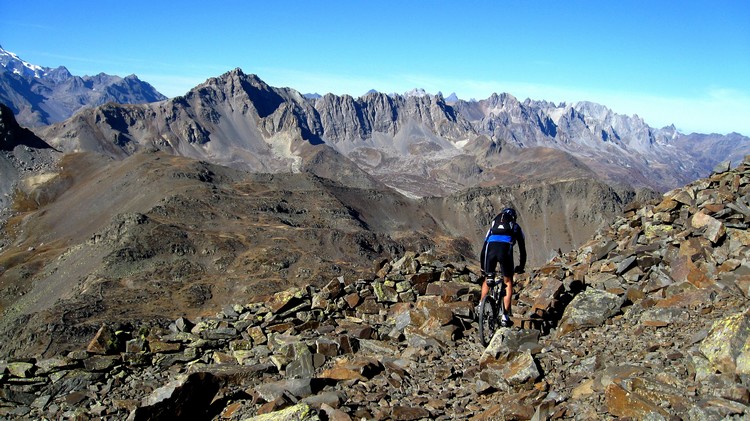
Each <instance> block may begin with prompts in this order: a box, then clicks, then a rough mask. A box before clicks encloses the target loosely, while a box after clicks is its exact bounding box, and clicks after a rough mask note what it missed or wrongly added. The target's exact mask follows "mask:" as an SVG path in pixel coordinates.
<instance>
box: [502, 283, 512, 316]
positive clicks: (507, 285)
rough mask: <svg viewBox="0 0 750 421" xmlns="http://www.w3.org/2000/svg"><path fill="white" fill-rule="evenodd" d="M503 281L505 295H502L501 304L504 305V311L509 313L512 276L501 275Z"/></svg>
mask: <svg viewBox="0 0 750 421" xmlns="http://www.w3.org/2000/svg"><path fill="white" fill-rule="evenodd" d="M503 282H504V283H505V297H503V305H504V306H505V312H506V313H507V314H510V304H511V297H513V277H512V276H503Z"/></svg>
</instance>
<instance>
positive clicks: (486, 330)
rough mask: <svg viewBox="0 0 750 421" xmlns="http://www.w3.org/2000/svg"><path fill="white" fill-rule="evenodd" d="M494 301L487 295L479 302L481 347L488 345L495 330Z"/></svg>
mask: <svg viewBox="0 0 750 421" xmlns="http://www.w3.org/2000/svg"><path fill="white" fill-rule="evenodd" d="M496 308H497V307H496V305H495V300H493V299H492V297H490V295H489V294H487V295H485V297H484V298H482V301H480V302H479V341H480V342H481V343H482V346H487V345H489V344H490V341H491V340H492V337H493V336H494V335H495V330H496V329H497V314H496Z"/></svg>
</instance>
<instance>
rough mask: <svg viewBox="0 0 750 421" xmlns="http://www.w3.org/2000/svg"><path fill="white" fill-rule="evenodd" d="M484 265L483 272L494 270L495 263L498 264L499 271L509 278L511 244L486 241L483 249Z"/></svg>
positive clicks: (511, 266)
mask: <svg viewBox="0 0 750 421" xmlns="http://www.w3.org/2000/svg"><path fill="white" fill-rule="evenodd" d="M485 253H486V254H485V256H484V267H483V268H482V269H483V270H484V271H485V273H487V274H490V273H494V272H495V268H496V267H497V265H498V264H499V265H500V273H501V274H502V275H503V276H507V277H509V278H511V277H513V245H512V244H510V243H500V242H497V243H495V242H493V243H487V249H486V250H485Z"/></svg>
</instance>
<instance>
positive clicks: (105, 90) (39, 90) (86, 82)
mask: <svg viewBox="0 0 750 421" xmlns="http://www.w3.org/2000/svg"><path fill="white" fill-rule="evenodd" d="M165 99H167V97H165V96H164V95H162V94H161V93H159V92H158V91H157V90H156V89H155V88H154V87H153V86H151V85H150V84H148V83H147V82H144V81H142V80H140V79H138V77H137V76H136V75H133V74H131V75H128V76H125V77H120V76H111V75H107V74H105V73H99V74H97V75H93V76H74V75H72V74H71V73H70V72H69V71H68V69H67V68H65V67H64V66H59V67H57V68H50V67H43V66H39V65H35V64H31V63H28V62H26V61H24V60H23V59H21V58H20V57H18V56H17V55H16V54H14V53H11V52H9V51H6V50H4V49H3V48H2V47H1V46H0V102H2V103H4V104H5V105H7V106H8V107H9V108H11V109H12V110H13V112H14V114H16V119H17V120H18V121H19V123H21V124H22V125H24V126H27V127H38V126H43V125H47V124H51V123H56V122H59V121H63V120H65V119H67V118H69V117H71V116H72V115H73V114H74V113H75V112H77V111H78V110H80V109H83V108H87V107H92V106H98V105H102V104H105V103H107V102H110V101H113V102H118V103H144V102H154V101H162V100H165Z"/></svg>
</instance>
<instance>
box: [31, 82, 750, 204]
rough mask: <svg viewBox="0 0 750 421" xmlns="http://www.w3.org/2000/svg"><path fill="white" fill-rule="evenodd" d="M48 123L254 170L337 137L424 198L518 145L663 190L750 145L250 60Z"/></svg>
mask: <svg viewBox="0 0 750 421" xmlns="http://www.w3.org/2000/svg"><path fill="white" fill-rule="evenodd" d="M105 110H106V112H105ZM102 114H107V116H102ZM146 115H148V119H145V120H144V117H145V116H146ZM115 121H116V122H117V123H115ZM157 121H165V122H166V124H157V123H156V122H157ZM37 133H38V134H39V135H40V136H41V137H43V138H45V139H48V141H49V142H51V143H52V144H56V145H59V147H60V148H61V149H63V150H68V151H70V150H76V149H82V150H87V148H92V149H94V150H97V149H99V150H108V151H110V153H111V154H112V155H113V156H124V155H127V154H128V153H131V152H132V151H134V150H137V149H138V148H142V147H146V146H148V147H157V148H164V149H165V150H170V151H171V152H172V153H177V154H185V155H186V156H191V157H194V158H197V159H206V160H209V161H212V162H216V163H219V164H222V165H229V166H234V167H237V168H243V169H247V170H250V171H258V170H260V171H299V170H300V169H301V168H302V166H301V163H302V161H304V153H303V151H304V150H307V147H303V146H302V145H308V146H315V147H321V146H322V147H330V148H332V149H333V150H335V151H336V152H337V153H338V154H339V155H341V157H342V158H341V159H345V160H350V161H352V162H354V163H355V164H356V165H357V166H358V167H359V168H360V169H362V170H363V171H365V172H367V173H368V174H370V175H371V176H372V177H375V178H378V179H380V180H387V184H388V185H389V186H391V187H393V188H397V189H398V190H399V191H403V192H405V193H407V194H411V195H415V196H418V197H423V196H431V195H445V194H450V193H452V192H455V191H458V190H460V189H463V188H468V187H471V186H475V185H487V184H492V183H502V182H503V178H502V177H503V175H504V173H505V172H504V171H503V166H504V165H506V164H509V163H510V162H511V161H512V160H513V157H514V152H513V151H514V150H529V149H534V148H552V149H556V150H558V151H560V152H561V153H562V154H569V155H571V156H573V157H575V159H576V160H577V161H578V162H579V163H580V167H581V169H582V173H581V176H587V175H584V173H587V172H588V173H593V174H595V175H596V176H597V177H598V178H600V179H602V180H605V181H606V182H608V183H610V184H613V185H628V186H630V187H631V188H642V187H646V188H651V189H654V190H657V191H667V190H669V189H671V188H674V187H677V186H679V185H684V184H686V183H687V182H689V181H691V180H694V179H696V178H698V177H699V176H701V175H705V174H708V173H710V171H711V169H712V168H713V167H714V166H715V165H716V164H717V163H719V162H721V161H724V160H727V159H730V158H731V159H733V160H735V162H739V160H740V159H741V157H742V156H744V155H745V154H748V153H750V138H747V137H744V136H731V137H728V136H714V135H683V134H681V133H679V132H678V131H677V130H676V129H675V128H674V127H665V128H662V129H653V128H651V127H649V126H648V125H647V124H646V123H645V122H644V121H643V120H642V119H641V118H640V117H637V116H633V117H627V116H623V115H619V114H616V113H614V112H613V111H612V110H610V109H609V108H607V107H605V106H603V105H600V104H594V103H590V102H579V103H576V104H574V105H566V104H559V105H555V104H552V103H550V102H547V101H532V100H528V99H527V100H525V101H524V102H521V101H519V100H518V99H516V98H515V97H513V96H512V95H510V94H493V95H492V96H490V97H489V98H488V99H486V100H481V101H475V102H466V101H461V100H459V101H457V102H456V103H455V104H454V105H449V104H447V103H446V102H445V100H444V99H443V98H442V96H431V95H421V96H413V95H412V96H401V95H386V94H382V93H378V92H371V93H368V94H366V95H363V96H361V97H359V98H354V97H352V96H349V95H343V96H336V95H333V94H330V93H329V94H326V95H323V96H321V97H320V98H308V97H305V96H304V95H302V94H300V93H299V92H297V91H295V90H294V89H291V88H274V87H271V86H269V85H267V84H266V83H265V82H263V81H262V80H261V79H260V78H259V77H258V76H257V75H248V74H245V73H244V72H243V71H242V70H241V69H239V68H237V69H234V70H232V71H230V72H227V73H225V74H223V75H221V76H219V77H214V78H210V79H208V80H207V81H206V82H205V83H203V84H201V85H198V86H197V87H196V88H194V89H192V90H191V91H190V92H188V93H187V94H186V95H184V96H180V97H175V98H173V99H170V100H167V101H165V102H160V103H154V104H142V105H137V106H118V105H109V106H106V108H101V107H100V108H98V109H96V108H95V109H90V110H87V111H85V112H83V113H81V114H79V115H77V116H75V117H74V118H73V119H71V120H69V121H67V122H66V123H58V124H55V125H52V126H49V127H45V128H40V129H39V130H37ZM79 133H80V136H79V135H78V134H79ZM71 142H72V143H71ZM76 142H77V143H78V144H76ZM697 142H700V145H701V146H700V147H699V146H696V145H695V144H696V143H697ZM479 145H482V146H479ZM716 145H723V146H722V147H719V148H716ZM730 145H731V146H730ZM704 152H705V153H704ZM258 156H262V157H263V159H262V160H258ZM698 158H700V159H698ZM554 164H555V163H554V162H548V163H545V164H543V165H541V167H542V168H548V169H549V171H548V174H546V175H542V174H541V172H540V171H539V170H537V171H536V172H537V174H538V175H539V177H540V178H539V179H540V180H542V179H545V178H554V172H555V171H554ZM584 168H585V170H584ZM308 169H309V170H312V171H314V168H308ZM522 175H523V174H520V176H522ZM467 176H468V177H467ZM435 179H441V180H446V181H447V184H445V185H443V184H441V183H436V182H434V180H435ZM450 180H461V181H460V182H451V181H450Z"/></svg>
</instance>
